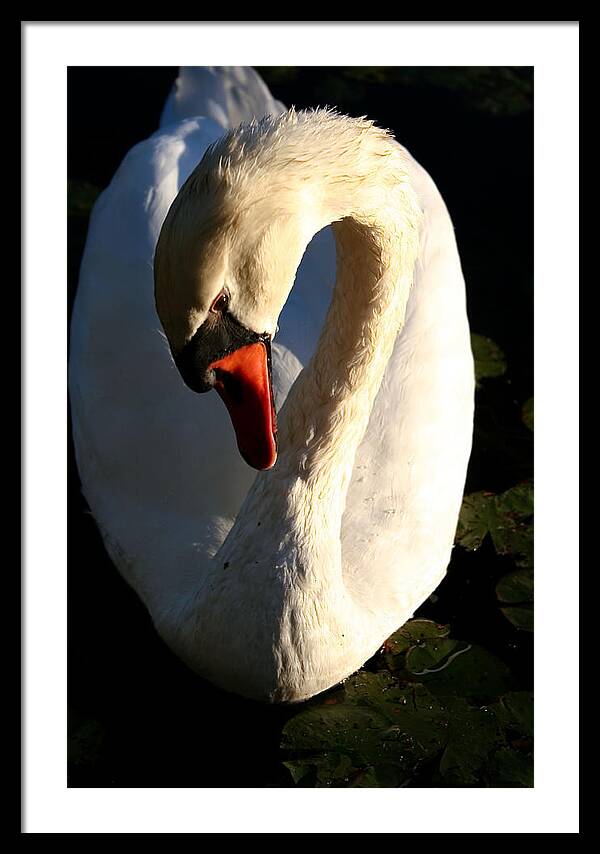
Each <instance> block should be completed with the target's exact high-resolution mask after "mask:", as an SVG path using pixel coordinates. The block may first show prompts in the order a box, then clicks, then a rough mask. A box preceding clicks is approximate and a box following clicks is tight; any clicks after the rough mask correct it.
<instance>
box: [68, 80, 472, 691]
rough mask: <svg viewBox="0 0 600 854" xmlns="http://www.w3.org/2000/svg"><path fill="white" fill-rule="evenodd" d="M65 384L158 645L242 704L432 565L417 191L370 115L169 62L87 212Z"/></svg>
mask: <svg viewBox="0 0 600 854" xmlns="http://www.w3.org/2000/svg"><path fill="white" fill-rule="evenodd" d="M232 91H233V93H234V94H233V95H232V94H231V93H232ZM207 93H208V94H207ZM219 98H220V101H219V100H218V99H219ZM244 103H247V104H248V110H247V112H246V114H245V115H244V114H243V105H244ZM232 104H233V106H232ZM232 111H233V114H234V118H235V121H232V122H231V125H230V126H229V118H228V117H229V115H230V113H231V112H232ZM197 113H198V114H197ZM200 113H201V114H200ZM240 118H241V119H243V121H241V123H238V120H240ZM69 390H70V398H71V407H72V427H73V437H74V443H75V451H76V458H77V464H78V468H79V472H80V478H81V483H82V489H83V492H84V495H85V497H86V500H87V502H88V504H89V507H90V509H91V512H92V513H93V515H94V517H95V520H96V523H97V525H98V527H99V529H100V532H101V534H102V537H103V540H104V544H105V546H106V549H107V551H108V553H109V555H110V556H111V558H112V560H113V562H114V563H115V565H116V566H117V568H118V570H119V571H120V572H121V574H122V575H123V576H124V577H125V579H126V580H127V581H128V582H129V584H130V585H131V586H132V587H133V588H134V589H135V590H136V591H137V593H138V595H139V596H140V597H141V599H142V601H143V602H144V604H145V605H146V607H147V609H148V610H149V612H150V614H151V617H152V620H153V622H154V625H155V627H156V629H157V631H158V633H159V634H160V635H161V637H162V638H163V639H164V641H165V642H166V643H167V644H168V645H169V646H170V647H171V649H172V650H173V651H174V652H175V653H176V654H177V655H178V656H179V657H180V658H181V659H182V660H183V661H185V662H186V664H187V665H189V667H191V668H192V669H193V670H195V671H196V672H197V673H198V674H200V675H201V676H203V677H205V678H207V679H208V680H210V681H212V682H213V683H215V684H216V685H218V686H220V687H221V688H223V689H225V690H227V691H231V692H234V693H237V694H241V695H243V696H246V697H249V698H252V699H255V700H260V701H266V702H280V703H281V702H299V701H302V700H305V699H307V698H310V697H312V696H313V695H315V694H318V693H320V692H322V691H324V690H326V689H328V688H330V687H331V686H333V685H335V684H337V683H339V682H340V681H342V680H343V679H345V678H346V677H348V676H349V675H350V674H352V673H353V672H355V671H356V670H357V669H359V668H360V667H361V666H362V665H363V664H364V662H365V661H366V660H367V659H368V658H369V657H371V656H372V655H373V654H374V653H375V652H376V651H377V650H378V649H379V648H380V647H381V645H382V643H383V642H384V641H385V639H386V638H387V637H388V636H389V635H390V634H391V633H392V632H393V631H395V630H396V629H397V628H399V627H400V626H401V625H402V624H403V623H404V622H405V621H406V620H408V619H409V618H410V617H411V616H412V615H413V613H414V611H415V610H416V608H417V607H418V606H419V605H420V604H421V603H422V602H423V601H424V600H425V599H426V598H427V597H428V596H429V595H430V594H431V593H432V592H433V590H434V589H435V588H436V587H437V586H438V584H439V583H440V581H441V580H442V578H443V576H444V574H445V571H446V568H447V565H448V562H449V559H450V553H451V549H452V545H453V539H454V533H455V528H456V523H457V518H458V512H459V508H460V503H461V499H462V494H463V488H464V482H465V477H466V468H467V463H468V459H469V455H470V449H471V437H472V425H473V400H474V376H473V360H472V354H471V348H470V337H469V325H468V320H467V314H466V305H465V285H464V279H463V275H462V271H461V265H460V259H459V254H458V250H457V246H456V241H455V236H454V231H453V227H452V223H451V220H450V216H449V214H448V212H447V210H446V207H445V204H444V202H443V200H442V198H441V195H440V193H439V191H438V190H437V188H436V186H435V184H434V182H433V180H432V179H431V178H430V176H429V175H428V174H427V172H426V171H425V170H424V169H423V168H422V167H421V166H420V165H419V164H418V163H417V162H416V161H415V160H414V159H413V158H412V157H411V155H410V154H409V153H408V151H407V150H406V149H405V148H403V147H402V146H401V145H400V144H399V143H397V142H396V141H395V140H394V138H393V137H392V136H391V134H390V133H388V132H387V131H385V130H382V129H379V128H378V127H377V126H376V125H375V124H374V123H373V122H371V121H369V120H367V119H366V118H351V117H348V116H344V115H340V114H338V113H337V112H336V111H334V110H331V109H316V110H313V111H296V110H294V109H290V110H285V109H284V108H283V106H282V105H280V104H279V103H278V102H276V101H274V99H272V97H271V95H270V93H269V92H268V89H266V87H265V86H264V83H263V82H262V81H261V80H260V78H259V77H258V75H257V74H256V72H253V71H252V70H251V69H228V68H223V69H182V70H181V71H180V74H179V78H178V80H177V82H176V84H175V86H174V89H173V92H172V93H171V95H170V98H169V101H168V102H167V105H166V107H165V111H164V113H163V123H162V125H161V127H160V128H159V130H158V131H157V132H156V133H155V134H154V135H153V136H152V137H150V139H148V140H146V141H144V142H142V143H140V144H138V145H137V146H135V147H134V148H133V149H132V151H131V152H130V153H129V154H128V155H127V156H126V158H125V160H124V161H123V163H122V164H121V166H120V168H119V169H118V171H117V173H116V175H115V177H114V179H113V181H112V182H111V184H110V186H109V187H108V188H107V189H106V190H105V191H104V193H103V194H102V195H101V196H100V198H99V200H98V201H97V203H96V205H95V208H94V210H93V212H92V216H91V220H90V227H89V233H88V239H87V244H86V249H85V252H84V257H83V260H82V265H81V271H80V281H79V287H78V292H77V296H76V300H75V305H74V310H73V317H72V324H71V355H70V366H69ZM215 390H216V391H217V392H218V393H215ZM205 392H208V393H205ZM223 404H225V405H223Z"/></svg>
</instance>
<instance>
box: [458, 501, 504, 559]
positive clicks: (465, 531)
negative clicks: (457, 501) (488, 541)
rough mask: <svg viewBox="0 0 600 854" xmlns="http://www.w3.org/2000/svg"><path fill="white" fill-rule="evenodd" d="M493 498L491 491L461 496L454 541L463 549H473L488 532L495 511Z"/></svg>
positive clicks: (477, 546)
mask: <svg viewBox="0 0 600 854" xmlns="http://www.w3.org/2000/svg"><path fill="white" fill-rule="evenodd" d="M494 498H495V496H494V494H493V493H491V492H473V493H471V495H465V497H464V498H463V502H462V506H461V508H460V515H459V517H458V527H457V529H456V542H457V543H458V544H459V545H461V546H462V547H463V548H464V549H468V550H469V551H475V550H476V549H478V548H479V546H480V545H481V544H482V542H483V540H484V538H485V537H486V536H487V535H488V534H489V532H490V528H491V527H493V525H494V520H495V513H496V509H495V505H494Z"/></svg>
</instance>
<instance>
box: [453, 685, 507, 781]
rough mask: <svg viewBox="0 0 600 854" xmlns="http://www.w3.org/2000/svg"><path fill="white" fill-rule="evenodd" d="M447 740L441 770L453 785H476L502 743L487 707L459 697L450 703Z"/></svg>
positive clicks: (497, 726) (496, 723) (496, 722)
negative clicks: (493, 753)
mask: <svg viewBox="0 0 600 854" xmlns="http://www.w3.org/2000/svg"><path fill="white" fill-rule="evenodd" d="M450 711H451V715H450V731H449V735H448V744H447V745H446V748H445V749H444V752H443V754H442V758H441V759H440V774H441V775H442V777H444V778H446V782H447V783H449V784H451V785H459V786H469V785H471V786H476V785H478V784H479V783H480V780H481V774H480V771H481V769H482V767H483V766H484V764H485V763H486V761H487V759H488V757H489V755H490V753H491V752H492V751H493V750H494V749H495V748H496V747H498V746H500V745H501V743H502V733H501V729H500V726H499V724H498V721H497V719H496V717H495V716H494V715H493V714H492V713H490V712H489V711H488V710H486V709H477V708H474V707H473V706H469V705H468V704H467V703H466V701H465V700H462V699H456V700H454V701H453V702H452V704H451V706H450Z"/></svg>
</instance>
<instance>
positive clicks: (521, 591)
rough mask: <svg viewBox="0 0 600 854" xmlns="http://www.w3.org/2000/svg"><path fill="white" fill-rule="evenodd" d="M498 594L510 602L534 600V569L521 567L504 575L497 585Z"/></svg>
mask: <svg viewBox="0 0 600 854" xmlns="http://www.w3.org/2000/svg"><path fill="white" fill-rule="evenodd" d="M496 596H497V597H498V599H499V600H500V601H501V602H506V603H509V604H515V603H518V604H521V603H524V602H527V603H529V602H533V571H532V570H531V569H520V570H517V572H509V573H508V574H507V575H505V576H503V577H502V578H501V579H500V581H499V582H498V584H497V585H496Z"/></svg>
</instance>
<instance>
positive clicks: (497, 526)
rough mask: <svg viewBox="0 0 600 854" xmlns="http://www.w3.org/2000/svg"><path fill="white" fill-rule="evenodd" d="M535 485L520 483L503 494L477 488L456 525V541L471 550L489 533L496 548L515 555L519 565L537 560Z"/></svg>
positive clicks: (498, 551) (530, 563)
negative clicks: (534, 558)
mask: <svg viewBox="0 0 600 854" xmlns="http://www.w3.org/2000/svg"><path fill="white" fill-rule="evenodd" d="M532 514H533V489H532V486H531V484H530V483H523V484H519V485H518V486H515V487H513V488H512V489H508V490H507V491H506V492H503V493H501V494H500V495H494V494H493V493H490V492H474V493H472V494H471V495H467V496H465V498H464V499H463V503H462V506H461V510H460V516H459V520H458V526H457V529H456V542H457V543H458V544H459V545H461V546H462V547H463V548H465V549H468V550H470V551H474V550H475V549H478V548H479V547H480V546H481V544H482V542H483V540H484V539H485V537H486V536H487V535H488V534H489V535H490V537H491V538H492V542H493V543H494V548H495V550H496V552H497V553H498V554H500V555H511V556H512V557H514V558H515V562H516V563H517V565H518V566H527V567H528V566H531V565H532V563H533V526H532V524H531V516H532Z"/></svg>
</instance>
